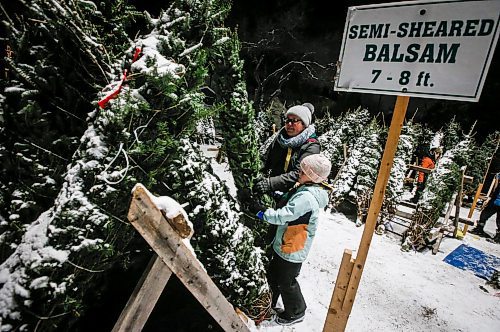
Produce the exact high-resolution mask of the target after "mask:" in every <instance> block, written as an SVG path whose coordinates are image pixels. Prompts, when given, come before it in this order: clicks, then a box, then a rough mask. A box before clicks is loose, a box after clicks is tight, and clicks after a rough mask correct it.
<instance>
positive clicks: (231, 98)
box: [215, 30, 272, 248]
mask: <svg viewBox="0 0 500 332" xmlns="http://www.w3.org/2000/svg"><path fill="white" fill-rule="evenodd" d="M218 32H223V30H219V31H218ZM225 34H227V35H229V37H230V39H229V40H228V42H226V43H224V44H221V45H220V53H217V54H216V55H215V56H216V61H217V62H218V63H219V66H218V70H219V71H220V72H223V73H226V75H224V76H221V77H219V78H218V80H217V84H218V89H219V90H220V91H221V92H222V95H223V96H227V97H228V98H226V99H224V100H223V103H224V105H223V107H222V109H221V112H220V119H221V121H220V123H221V131H222V134H223V136H224V144H223V148H224V151H225V153H226V155H227V158H228V162H229V167H230V168H231V171H232V174H233V178H234V182H235V185H236V188H237V189H238V190H239V191H241V190H243V191H247V192H251V191H252V188H253V185H254V184H255V183H256V180H257V179H258V178H259V177H260V176H262V175H261V174H260V170H261V168H262V162H261V160H260V158H259V157H260V155H259V141H258V140H257V133H256V131H255V128H254V127H255V112H254V109H253V107H252V104H251V103H250V102H249V100H248V93H247V91H246V84H245V81H244V79H243V61H242V60H241V59H240V56H239V52H240V48H241V46H240V43H239V41H238V39H237V36H236V34H234V33H232V34H231V33H229V31H226V32H225ZM220 37H221V38H227V37H228V36H226V35H222V36H220ZM245 196H246V195H245ZM251 199H256V200H257V199H258V200H260V201H261V202H263V203H264V204H265V205H266V206H272V200H271V198H270V197H268V196H267V195H264V196H263V197H255V198H251ZM240 203H241V204H242V206H243V207H244V209H245V207H246V206H247V204H248V203H249V202H245V201H242V200H240ZM246 224H247V225H248V226H249V227H250V228H251V229H252V232H253V234H254V237H255V238H256V239H258V240H259V246H261V247H262V248H265V247H266V244H265V241H264V239H265V235H266V234H267V231H268V228H269V226H268V223H263V222H261V221H260V220H259V219H257V218H256V217H255V216H253V215H252V214H250V213H248V214H246Z"/></svg>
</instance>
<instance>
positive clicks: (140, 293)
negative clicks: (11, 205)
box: [112, 254, 172, 332]
mask: <svg viewBox="0 0 500 332" xmlns="http://www.w3.org/2000/svg"><path fill="white" fill-rule="evenodd" d="M171 275H172V271H171V270H170V269H169V268H168V266H166V265H165V263H163V260H162V259H161V258H160V257H158V256H157V255H156V254H153V257H152V258H151V260H150V262H149V264H148V267H147V268H146V269H145V271H144V273H143V275H142V277H141V279H140V280H139V283H138V284H137V286H136V287H135V289H134V292H133V293H132V295H131V296H130V299H129V300H128V302H127V304H126V305H125V308H124V309H123V311H122V313H121V315H120V317H119V318H118V321H117V322H116V324H115V326H114V327H113V330H112V331H113V332H118V331H120V332H121V331H141V330H142V329H143V327H144V325H145V324H146V322H147V320H148V317H149V315H150V314H151V312H152V311H153V309H154V306H155V304H156V302H158V299H159V298H160V295H161V293H162V292H163V289H164V288H165V285H166V284H167V282H168V280H169V279H170V276H171Z"/></svg>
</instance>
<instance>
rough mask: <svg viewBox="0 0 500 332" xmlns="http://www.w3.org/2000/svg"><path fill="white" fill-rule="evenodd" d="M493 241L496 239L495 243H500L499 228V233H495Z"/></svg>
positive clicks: (498, 231)
mask: <svg viewBox="0 0 500 332" xmlns="http://www.w3.org/2000/svg"><path fill="white" fill-rule="evenodd" d="M493 241H495V243H500V230H497V233H496V234H495V237H494V238H493Z"/></svg>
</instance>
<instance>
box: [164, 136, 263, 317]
mask: <svg viewBox="0 0 500 332" xmlns="http://www.w3.org/2000/svg"><path fill="white" fill-rule="evenodd" d="M177 155H178V156H179V160H175V161H173V162H172V163H171V165H169V167H168V171H169V175H170V177H171V178H170V181H169V183H170V186H171V187H172V190H173V191H174V192H175V194H174V197H176V198H177V199H178V200H179V201H180V202H189V207H186V211H188V213H189V219H190V220H191V222H193V224H194V225H195V233H194V236H193V238H192V239H191V243H192V245H193V247H194V249H195V252H196V254H197V256H198V259H199V260H200V261H201V262H202V263H203V265H204V266H205V268H206V269H207V272H208V274H209V275H211V276H212V277H213V280H214V281H215V282H216V283H217V284H218V286H219V288H220V289H221V290H222V292H223V293H224V294H225V295H226V296H227V297H228V299H229V300H230V301H231V302H232V303H233V304H234V305H236V306H239V307H240V308H242V309H243V310H245V311H246V312H247V313H248V314H249V316H250V317H253V318H257V317H258V316H259V315H260V314H261V312H259V310H262V309H263V308H260V309H259V304H261V303H265V302H266V301H265V297H266V296H267V294H268V286H267V281H266V278H265V271H264V261H263V258H264V255H263V253H264V252H263V251H262V250H261V249H259V248H255V247H254V245H253V243H254V237H253V235H252V232H251V230H250V229H249V228H247V227H246V226H244V225H243V224H242V222H241V219H242V214H241V213H240V212H237V210H238V209H237V206H236V205H237V203H236V201H235V200H234V199H233V198H232V197H231V196H230V195H229V193H228V189H227V187H226V186H225V185H224V184H223V183H222V182H221V181H220V180H219V179H218V178H217V177H216V176H214V175H213V171H212V169H211V167H210V162H209V161H208V160H207V159H206V157H204V156H203V155H202V153H201V151H200V149H199V148H198V147H197V145H195V144H191V143H190V142H189V141H188V140H186V139H183V140H182V141H181V145H180V146H179V152H178V153H177Z"/></svg>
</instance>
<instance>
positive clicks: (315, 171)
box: [300, 154, 332, 183]
mask: <svg viewBox="0 0 500 332" xmlns="http://www.w3.org/2000/svg"><path fill="white" fill-rule="evenodd" d="M300 169H301V170H302V172H304V173H305V174H306V175H307V176H308V177H309V178H310V179H311V181H312V182H314V183H321V182H323V181H326V180H327V179H328V176H329V175H330V170H331V169H332V163H331V162H330V160H328V158H327V157H325V156H324V155H322V154H312V155H309V156H307V157H305V158H304V159H302V161H301V162H300Z"/></svg>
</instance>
